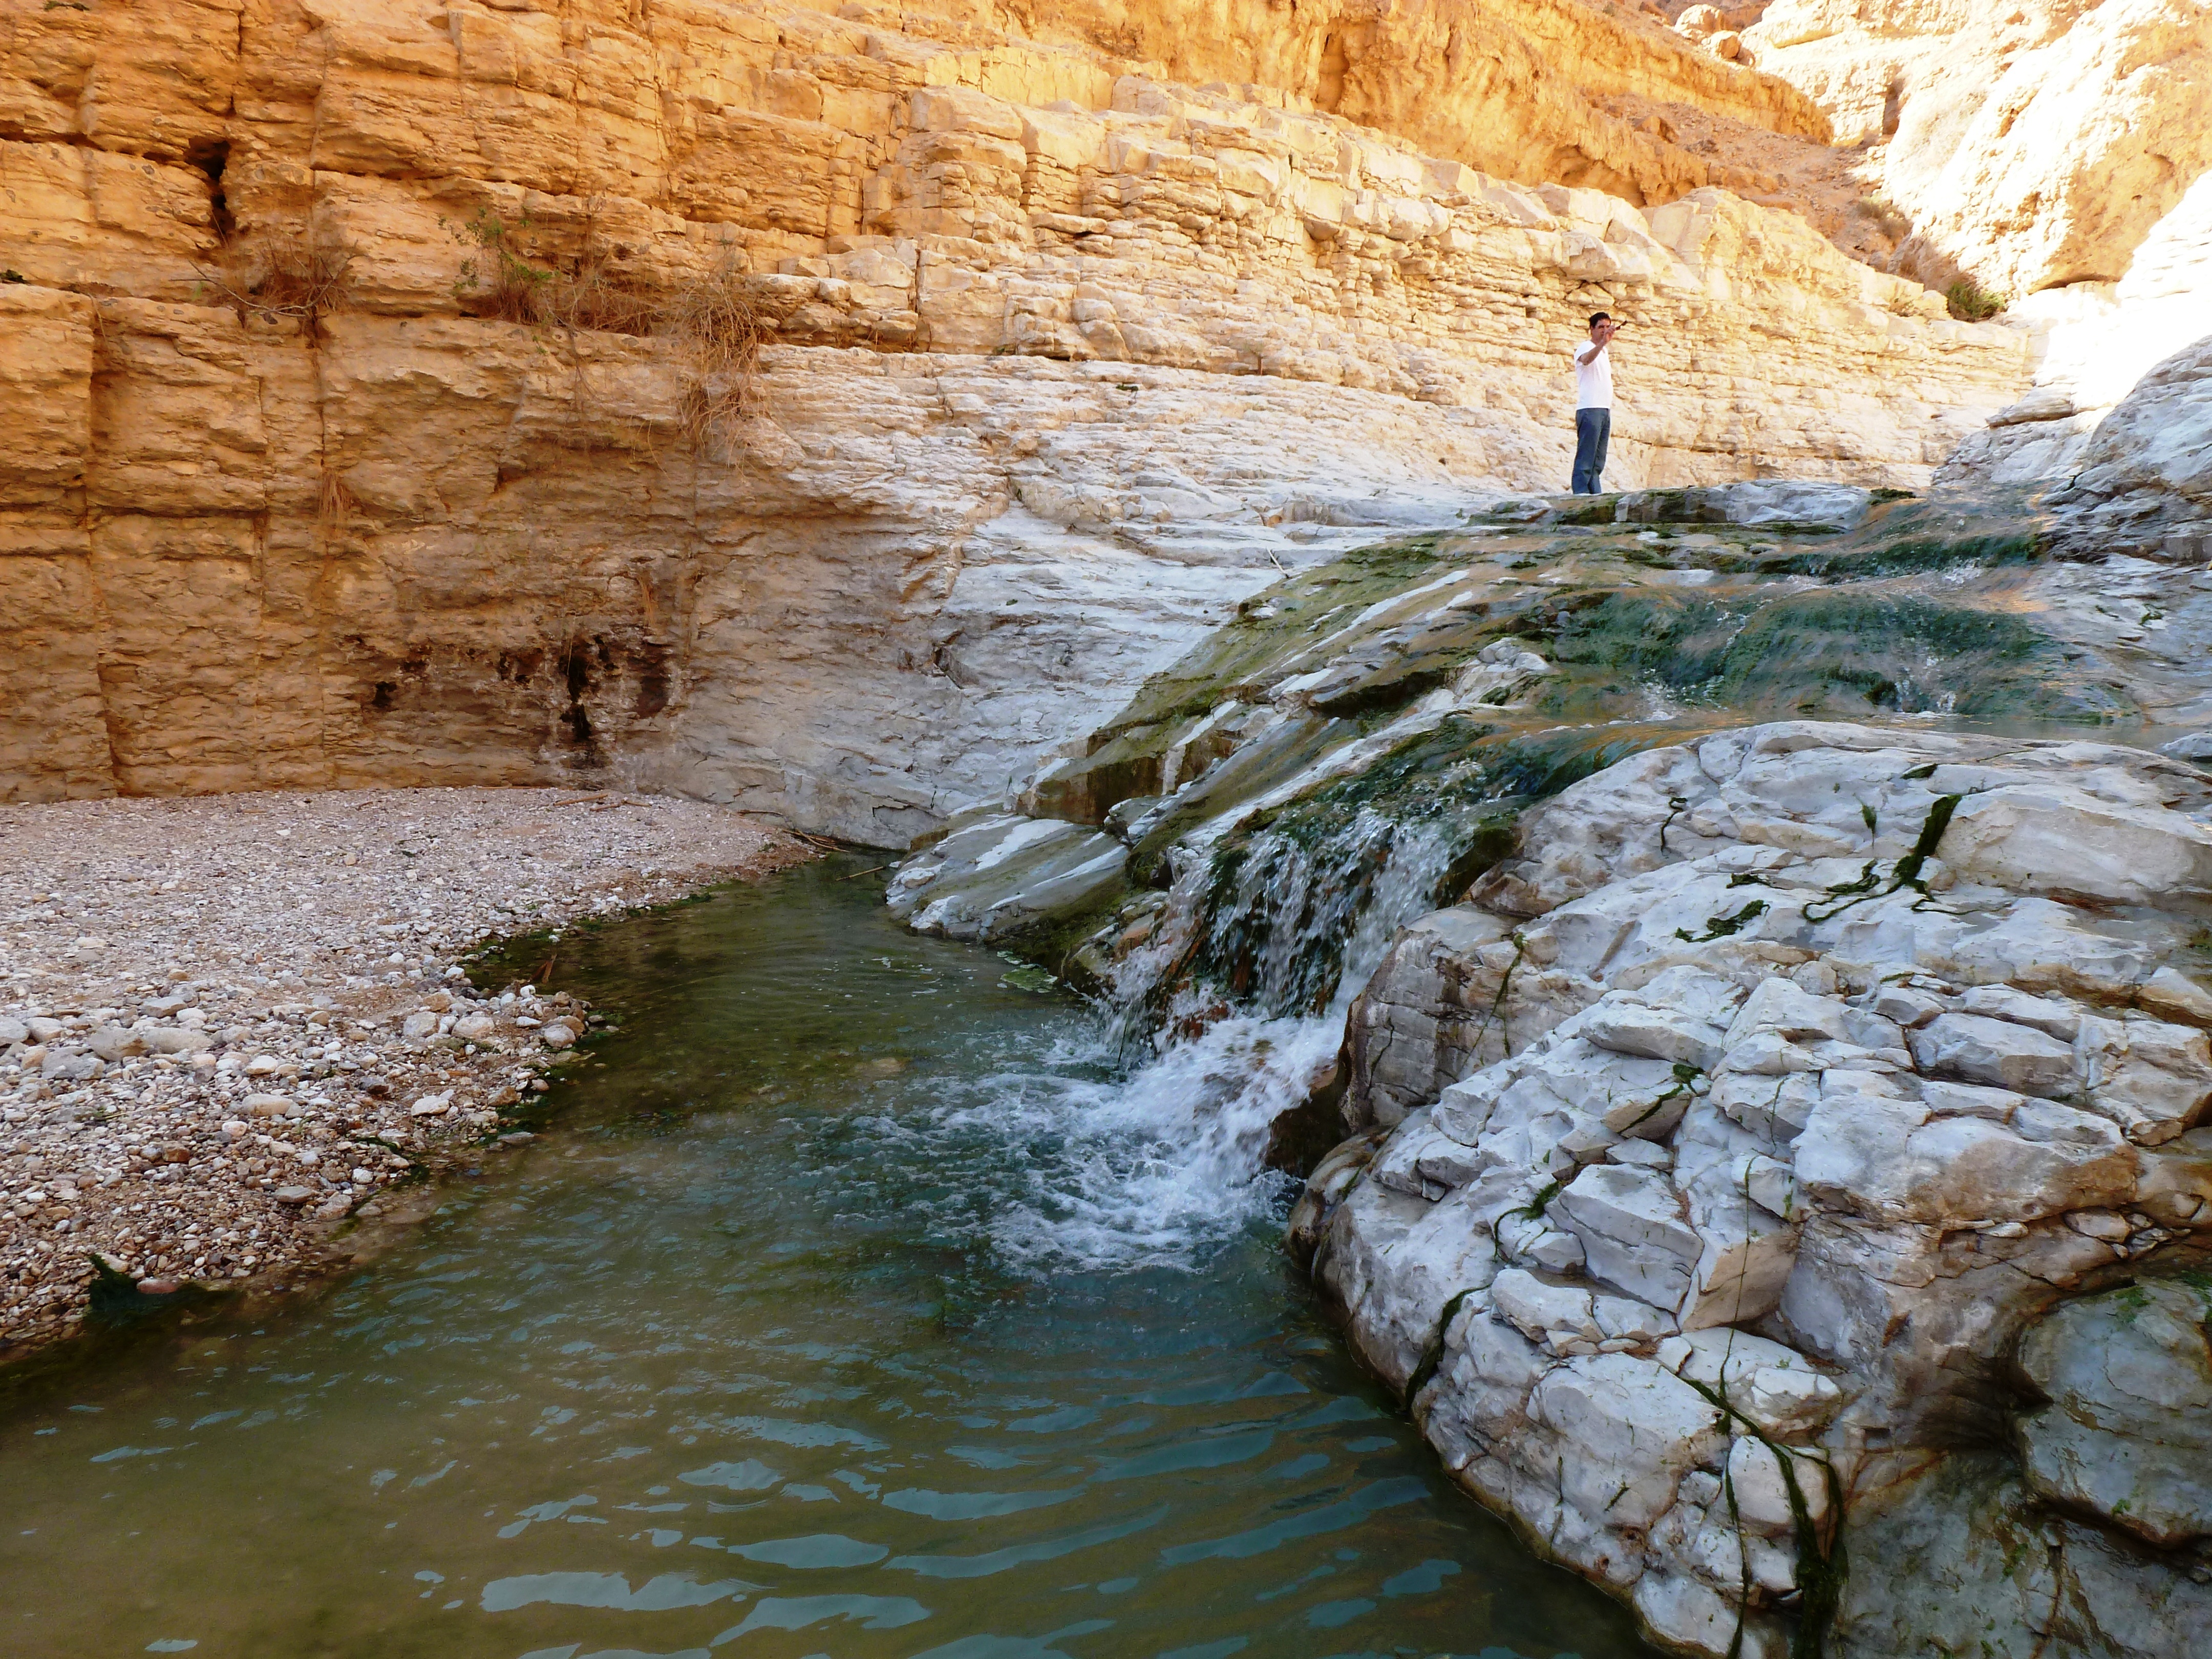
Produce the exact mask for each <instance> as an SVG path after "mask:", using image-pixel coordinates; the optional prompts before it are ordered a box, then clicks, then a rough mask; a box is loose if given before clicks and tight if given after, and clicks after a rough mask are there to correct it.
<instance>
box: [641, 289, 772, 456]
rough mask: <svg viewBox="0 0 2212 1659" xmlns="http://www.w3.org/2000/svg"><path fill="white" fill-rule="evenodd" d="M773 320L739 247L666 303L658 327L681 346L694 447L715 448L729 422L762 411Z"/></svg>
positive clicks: (689, 435)
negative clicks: (757, 379) (740, 263)
mask: <svg viewBox="0 0 2212 1659" xmlns="http://www.w3.org/2000/svg"><path fill="white" fill-rule="evenodd" d="M774 326H775V324H774V320H773V319H772V318H771V317H770V316H769V314H768V313H767V312H766V311H765V310H764V309H763V307H762V305H761V303H760V300H759V296H758V295H757V290H756V289H755V287H754V285H753V283H752V281H751V278H750V276H747V275H746V274H745V273H744V272H743V271H740V270H738V268H737V256H736V252H735V250H733V249H727V248H726V249H724V250H723V252H722V253H721V255H720V258H717V259H716V260H715V262H714V266H713V267H712V268H711V269H710V270H705V271H702V272H701V273H699V274H698V275H697V276H694V277H692V278H690V280H689V281H687V282H684V283H679V284H678V286H677V288H676V289H674V290H673V291H672V292H671V294H670V295H668V297H667V298H666V300H665V301H663V302H662V304H661V306H660V307H659V313H658V315H657V316H656V317H655V319H654V326H653V332H654V333H655V334H656V335H658V336H659V337H662V338H664V339H665V340H667V341H668V342H669V343H670V344H671V347H672V348H673V349H674V351H675V354H676V361H677V365H678V372H679V373H681V374H682V375H683V377H684V414H683V421H684V436H685V437H687V438H688V439H689V440H690V442H691V444H692V446H693V447H694V448H699V449H703V448H706V447H709V446H710V445H712V443H713V442H714V439H715V437H716V435H717V434H718V433H719V432H720V431H723V430H725V429H726V428H727V426H728V424H729V423H730V422H733V421H738V420H742V419H744V417H745V416H749V415H750V414H752V413H753V412H754V411H755V410H756V408H757V404H758V393H757V390H756V387H755V384H754V375H755V374H756V372H757V369H758V368H759V366H760V349H761V342H762V341H763V340H764V339H766V338H767V337H768V336H769V333H770V331H772V330H773V328H774Z"/></svg>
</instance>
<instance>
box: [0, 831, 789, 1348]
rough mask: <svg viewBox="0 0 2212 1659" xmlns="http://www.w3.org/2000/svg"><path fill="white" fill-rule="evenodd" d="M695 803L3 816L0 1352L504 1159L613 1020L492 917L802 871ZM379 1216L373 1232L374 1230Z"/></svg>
mask: <svg viewBox="0 0 2212 1659" xmlns="http://www.w3.org/2000/svg"><path fill="white" fill-rule="evenodd" d="M805 853H806V849H805V848H804V846H803V845H802V844H800V843H799V842H796V841H794V840H793V839H792V838H791V837H789V836H785V835H782V834H781V833H779V832H777V831H775V830H773V829H768V828H765V827H763V825H761V824H759V823H755V822H753V821H751V820H749V819H746V818H744V817H740V816H739V815H738V814H737V813H734V812H732V811H728V810H726V809H725V808H721V807H716V806H710V805H705V804H703V803H702V802H698V801H690V800H679V799H666V798H660V797H637V796H626V795H620V794H605V795H592V794H584V795H580V794H578V793H575V792H574V791H573V790H558V789H382V790H362V791H358V792H350V793H331V794H310V795H295V794H240V795H221V796H212V797H200V798H196V799H129V800H103V801H69V802H58V803H53V804H49V805H0V1360H5V1359H6V1358H9V1357H12V1356H15V1355H19V1354H21V1353H23V1352H27V1351H28V1350H29V1349H30V1348H31V1347H33V1346H36V1345H38V1344H40V1343H41V1342H44V1341H48V1340H52V1339H53V1338H55V1337H58V1336H61V1335H64V1334H68V1333H69V1332H70V1330H72V1329H73V1328H75V1327H76V1323H77V1322H79V1321H81V1320H82V1318H83V1316H84V1311H85V1306H86V1301H87V1297H88V1293H90V1292H91V1291H93V1289H94V1285H95V1280H96V1279H97V1277H98V1275H97V1274H96V1272H95V1269H94V1256H95V1255H99V1256H100V1257H104V1258H105V1259H106V1261H108V1262H109V1263H111V1264H112V1266H113V1267H114V1268H115V1269H116V1270H117V1272H118V1273H119V1274H120V1275H121V1277H119V1278H111V1279H106V1281H105V1282H104V1283H103V1284H101V1285H100V1293H101V1294H102V1295H104V1296H106V1295H119V1296H123V1297H128V1296H130V1295H131V1294H132V1290H131V1286H132V1285H134V1284H135V1285H137V1293H138V1294H140V1295H145V1296H164V1295H168V1294H172V1293H175V1292H178V1291H185V1290H188V1289H189V1287H190V1286H191V1285H192V1284H194V1283H195V1282H197V1284H199V1285H208V1284H212V1283H215V1282H218V1281H220V1282H225V1283H228V1282H232V1281H252V1283H253V1284H254V1285H266V1286H268V1287H270V1288H271V1289H274V1288H276V1287H279V1286H283V1285H289V1284H290V1283H293V1282H295V1281H297V1280H298V1279H301V1278H303V1277H305V1276H307V1274H309V1273H313V1272H314V1271H315V1270H316V1269H317V1268H318V1267H322V1266H325V1265H326V1264H328V1263H329V1262H330V1261H331V1260H333V1253H332V1249H331V1233H332V1232H333V1231H335V1230H336V1229H337V1228H338V1227H339V1225H341V1224H343V1223H344V1222H346V1221H347V1220H348V1218H360V1219H362V1220H365V1221H368V1222H370V1223H378V1222H397V1221H398V1220H400V1219H404V1218H405V1217H406V1216H407V1215H409V1214H410V1213H411V1212H414V1211H416V1210H418V1209H420V1208H422V1207H424V1206H425V1204H426V1202H427V1201H428V1194H427V1191H426V1186H425V1182H424V1179H423V1177H425V1176H431V1175H435V1173H436V1171H437V1170H439V1168H440V1167H441V1165H442V1164H445V1163H447V1162H449V1161H452V1160H453V1159H455V1158H464V1157H465V1158H469V1159H471V1160H474V1159H477V1158H481V1157H482V1156H483V1148H484V1146H485V1145H486V1144H487V1141H489V1144H490V1145H491V1146H493V1147H497V1146H500V1145H501V1142H500V1141H499V1140H498V1139H496V1138H495V1137H496V1136H497V1134H498V1133H499V1125H500V1114H501V1109H512V1108H513V1107H514V1106H515V1105H516V1104H517V1103H519V1102H520V1100H521V1098H522V1097H524V1096H525V1095H526V1094H529V1093H531V1092H532V1091H538V1092H542V1091H544V1088H545V1087H546V1083H545V1080H544V1074H545V1073H547V1072H548V1071H549V1070H550V1069H551V1068H552V1067H554V1066H558V1065H559V1064H561V1063H562V1060H563V1059H564V1058H565V1057H568V1056H571V1055H573V1054H574V1052H575V1050H574V1047H573V1045H574V1042H576V1041H577V1039H578V1038H579V1037H580V1036H583V1035H584V1034H585V1032H586V1030H587V1028H588V1023H589V1022H591V1021H592V1020H593V1019H595V1018H597V1017H596V1016H593V1015H592V1014H591V1013H590V1012H589V1011H588V1010H586V1008H585V1007H584V1006H582V1005H581V1004H580V1003H578V1002H574V1001H572V1000H569V999H568V997H567V996H566V995H565V994H558V993H556V994H550V995H541V994H538V991H537V989H536V987H524V986H513V987H505V988H504V990H503V992H502V991H501V990H500V989H497V988H495V990H494V992H493V994H490V995H488V996H486V995H479V994H477V993H476V992H474V991H473V990H472V989H471V987H469V985H468V984H467V982H466V981H465V979H464V978H463V977H462V974H461V970H460V969H459V967H458V966H456V965H455V964H456V962H457V960H458V958H459V957H461V956H462V955H463V954H465V953H466V952H467V951H471V950H472V949H474V948H475V947H477V945H481V944H482V943H483V941H484V939H486V937H487V936H488V935H492V936H495V935H500V934H507V933H526V932H531V931H534V930H536V929H539V928H544V927H558V926H560V925H562V924H563V923H566V922H568V921H572V920H574V919H575V918H577V917H580V916H586V915H595V914H599V913H604V912H608V911H614V910H619V909H623V908H629V907H633V906H638V905H649V904H654V903H660V902H666V901H668V900H671V899H673V898H677V897H679V896H682V895H683V894H684V893H686V892H690V891H692V890H696V889H697V888H699V887H702V886H705V885H707V884H711V883H714V882H717V881H723V880H726V879H728V878H731V877H732V876H756V875H761V874H764V873H766V872H769V871H770V870H773V869H775V868H778V867H781V866H784V865H787V864H790V863H792V862H794V861H795V860H798V859H799V858H801V857H804V856H805ZM356 1231H357V1230H356Z"/></svg>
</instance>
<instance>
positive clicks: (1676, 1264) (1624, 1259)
mask: <svg viewBox="0 0 2212 1659" xmlns="http://www.w3.org/2000/svg"><path fill="white" fill-rule="evenodd" d="M1552 1213H1553V1214H1554V1215H1555V1216H1557V1217H1558V1218H1559V1225H1561V1226H1562V1227H1564V1228H1565V1230H1566V1231H1570V1232H1571V1233H1573V1234H1574V1235H1575V1237H1577V1238H1578V1239H1580V1240H1581V1241H1582V1245H1583V1251H1584V1253H1585V1254H1586V1255H1587V1258H1588V1261H1589V1272H1590V1273H1591V1275H1592V1276H1593V1277H1594V1278H1597V1279H1603V1280H1605V1281H1606V1282H1607V1284H1609V1285H1615V1286H1617V1287H1618V1288H1620V1290H1623V1291H1626V1292H1627V1293H1628V1294H1629V1295H1631V1296H1632V1297H1636V1298H1638V1300H1639V1301H1644V1302H1648V1303H1650V1304H1651V1305H1652V1306H1654V1307H1657V1308H1666V1309H1670V1310H1671V1309H1677V1308H1680V1307H1681V1306H1682V1305H1683V1304H1684V1303H1685V1302H1686V1301H1687V1300H1688V1299H1689V1297H1690V1293H1691V1286H1692V1279H1693V1275H1694V1272H1695V1269H1696V1267H1697V1262H1698V1258H1699V1255H1700V1254H1701V1253H1702V1251H1703V1249H1704V1243H1703V1241H1702V1240H1701V1239H1699V1237H1698V1235H1697V1232H1696V1231H1694V1230H1693V1229H1692V1227H1691V1226H1690V1225H1689V1222H1688V1221H1687V1219H1686V1218H1685V1217H1684V1215H1683V1213H1682V1200H1681V1196H1680V1194H1678V1193H1677V1192H1676V1191H1675V1190H1674V1185H1673V1183H1672V1182H1669V1181H1668V1179H1667V1178H1666V1177H1665V1176H1662V1175H1658V1174H1656V1173H1655V1172H1653V1171H1651V1170H1638V1169H1632V1168H1627V1167H1624V1166H1623V1165H1620V1164H1592V1165H1591V1166H1590V1167H1589V1168H1588V1169H1585V1170H1583V1172H1582V1173H1581V1174H1580V1175H1578V1176H1576V1177H1575V1179H1574V1181H1573V1182H1572V1183H1571V1184H1570V1185H1569V1186H1568V1187H1567V1188H1566V1189H1565V1191H1564V1192H1562V1193H1561V1194H1559V1197H1557V1198H1556V1199H1554V1200H1553V1201H1552Z"/></svg>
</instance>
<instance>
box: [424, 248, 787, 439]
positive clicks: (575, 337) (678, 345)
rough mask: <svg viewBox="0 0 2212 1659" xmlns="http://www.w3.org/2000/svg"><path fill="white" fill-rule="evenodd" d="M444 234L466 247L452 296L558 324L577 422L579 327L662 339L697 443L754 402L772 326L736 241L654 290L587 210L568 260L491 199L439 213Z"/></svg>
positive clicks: (589, 399) (580, 406)
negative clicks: (540, 251) (523, 245)
mask: <svg viewBox="0 0 2212 1659" xmlns="http://www.w3.org/2000/svg"><path fill="white" fill-rule="evenodd" d="M440 223H441V224H443V225H444V226H445V228H446V230H447V234H449V235H451V236H452V237H453V239H454V240H456V241H459V242H460V243H461V244H462V245H463V246H465V247H468V248H470V249H471V250H473V252H471V254H470V256H469V257H468V258H465V259H464V260H463V261H462V264H461V272H460V276H459V280H458V281H456V282H455V283H454V284H453V294H454V297H455V298H457V299H459V300H460V301H462V302H463V303H464V304H465V305H466V306H467V307H469V309H470V310H471V311H472V312H474V313H476V314H477V315H480V316H489V317H496V318H500V319H504V320H506V321H508V322H514V323H522V324H526V325H530V326H532V327H538V328H550V329H557V330H559V331H561V332H562V335H563V336H565V337H566V341H567V357H568V368H569V371H570V385H571V402H572V404H573V405H574V416H575V419H576V422H577V424H578V426H579V427H582V426H583V425H584V424H585V423H586V422H588V421H589V420H590V418H591V417H592V415H593V414H594V413H596V412H598V411H599V399H598V398H596V397H594V395H593V394H592V387H591V384H590V380H589V377H588V374H587V373H586V362H587V360H588V357H589V356H590V354H589V353H588V351H587V350H586V348H585V346H584V344H583V342H582V341H581V340H580V338H579V337H580V335H584V334H594V333H609V334H628V335H632V336H635V337H641V338H646V339H652V340H656V341H659V342H661V343H663V344H664V346H665V349H666V350H667V351H668V353H669V355H670V357H671V361H672V362H673V363H674V366H675V368H676V370H677V374H678V377H679V378H680V380H681V381H682V385H683V401H682V406H681V412H680V415H679V417H678V418H679V421H680V424H681V427H682V429H683V432H684V437H685V438H686V440H687V441H689V442H690V445H691V446H692V447H693V448H694V449H704V448H706V447H710V446H711V445H712V444H713V443H714V441H715V440H716V438H717V437H718V436H719V435H721V434H723V433H724V432H725V431H726V428H727V427H728V426H729V424H730V423H731V422H734V421H738V420H742V419H743V418H744V417H745V416H748V415H750V413H752V412H753V409H754V404H755V398H756V393H755V391H754V386H753V377H754V374H755V371H756V368H757V364H758V362H759V357H760V348H761V343H762V341H763V340H764V339H765V338H766V337H768V336H769V334H770V333H772V332H773V331H774V329H775V319H774V317H773V315H772V314H771V313H769V311H768V310H767V309H766V308H765V307H763V304H762V302H761V297H760V295H759V293H758V291H757V287H756V285H755V283H754V279H753V278H752V277H751V276H750V275H749V274H748V273H747V272H745V271H744V270H742V269H740V265H739V260H740V254H739V251H738V248H737V247H736V246H734V245H725V246H723V247H722V248H720V250H719V251H718V252H717V254H716V256H715V258H714V262H713V263H712V264H710V265H709V266H708V267H707V268H706V269H704V270H695V271H693V272H690V273H689V274H687V275H685V276H681V277H679V278H678V279H677V280H676V281H675V282H674V283H673V284H671V285H669V286H667V287H665V288H663V289H659V291H653V290H651V289H646V288H644V287H642V286H641V284H640V283H639V282H638V279H637V278H636V277H635V276H632V275H631V274H630V273H629V272H628V271H625V270H620V269H618V268H617V266H616V264H614V262H613V261H612V260H611V258H610V256H609V252H608V248H607V246H606V244H605V242H604V241H603V240H600V238H599V236H598V235H597V234H595V231H594V228H593V224H592V221H591V220H590V219H588V218H587V219H586V223H585V227H584V240H585V245H586V252H585V253H584V255H583V256H582V257H581V258H579V259H578V260H577V261H576V263H575V265H574V268H573V269H571V270H560V269H559V268H557V267H556V266H554V265H550V264H537V263H535V262H534V261H533V260H532V258H530V257H528V255H526V253H525V252H523V251H522V250H521V249H520V247H519V246H518V245H517V243H516V240H515V230H516V229H520V228H527V227H528V225H529V223H530V221H529V218H528V216H524V218H523V219H522V220H521V222H520V226H518V227H516V228H513V229H511V228H509V227H508V226H507V223H506V222H504V221H502V220H501V218H500V217H499V216H497V215H495V214H494V213H493V212H492V211H491V210H489V208H479V209H477V211H476V212H475V213H474V214H473V215H472V216H470V217H469V218H468V219H466V220H465V221H463V222H459V223H453V222H447V221H444V220H441V221H440Z"/></svg>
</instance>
